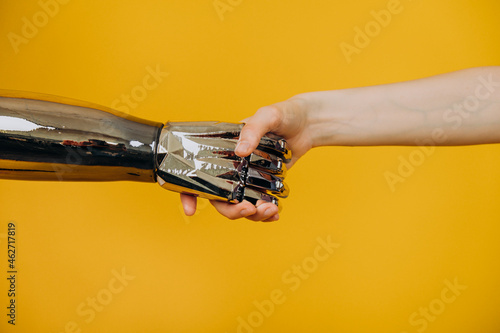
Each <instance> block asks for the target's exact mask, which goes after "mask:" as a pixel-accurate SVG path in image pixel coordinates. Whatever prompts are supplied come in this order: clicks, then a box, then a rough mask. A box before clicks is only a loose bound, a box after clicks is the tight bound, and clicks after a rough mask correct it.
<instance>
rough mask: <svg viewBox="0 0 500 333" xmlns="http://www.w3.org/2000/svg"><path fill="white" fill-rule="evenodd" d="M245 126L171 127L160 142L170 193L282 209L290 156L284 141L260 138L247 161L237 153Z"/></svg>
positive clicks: (162, 175) (162, 177)
mask: <svg viewBox="0 0 500 333" xmlns="http://www.w3.org/2000/svg"><path fill="white" fill-rule="evenodd" d="M242 127H243V125H242V124H231V123H220V122H185V123H168V124H167V125H166V126H165V127H164V128H163V130H162V132H161V134H160V139H159V143H158V156H157V161H158V170H157V178H158V183H159V184H160V185H161V186H162V187H164V188H167V189H170V190H174V191H178V192H185V193H194V194H197V195H200V196H202V197H205V198H209V199H218V200H221V199H222V200H227V201H230V202H238V201H242V200H248V201H250V202H252V203H254V204H255V203H256V202H257V200H264V201H268V202H273V203H275V204H278V197H280V198H285V197H287V196H288V192H289V190H288V187H287V186H286V185H285V183H284V182H283V177H284V175H285V172H286V167H285V162H288V161H289V159H290V158H291V153H290V151H289V150H288V149H287V147H286V143H285V141H284V140H283V139H281V138H279V137H276V136H274V135H271V134H269V135H267V136H265V137H264V138H262V140H261V142H260V145H259V146H258V148H257V150H256V151H255V152H254V153H252V154H251V155H250V156H248V157H246V158H241V157H239V156H237V155H236V154H235V153H234V149H235V148H236V144H237V141H238V137H239V134H240V130H241V128H242Z"/></svg>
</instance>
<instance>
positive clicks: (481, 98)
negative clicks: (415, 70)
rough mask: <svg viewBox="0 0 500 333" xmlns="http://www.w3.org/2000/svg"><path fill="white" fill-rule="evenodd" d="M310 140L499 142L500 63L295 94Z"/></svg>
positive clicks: (320, 143) (325, 142) (340, 142)
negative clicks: (304, 118) (398, 80)
mask: <svg viewBox="0 0 500 333" xmlns="http://www.w3.org/2000/svg"><path fill="white" fill-rule="evenodd" d="M294 99H296V100H297V102H299V103H304V104H306V105H307V106H306V107H304V108H302V109H303V110H307V111H306V113H307V123H308V125H307V127H308V129H307V131H308V133H309V135H310V136H311V138H312V142H313V146H327V145H347V146H354V145H418V144H422V142H424V141H425V142H429V140H431V141H432V142H433V144H435V145H468V144H481V143H496V142H500V67H483V68H473V69H468V70H463V71H458V72H454V73H449V74H443V75H438V76H434V77H430V78H425V79H420V80H414V81H408V82H401V83H394V84H386V85H379V86H372V87H362V88H352V89H344V90H334V91H323V92H313V93H306V94H301V95H298V96H296V97H294V98H292V100H294Z"/></svg>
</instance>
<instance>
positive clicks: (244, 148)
mask: <svg viewBox="0 0 500 333" xmlns="http://www.w3.org/2000/svg"><path fill="white" fill-rule="evenodd" d="M249 147H250V144H249V143H248V142H246V141H239V142H238V144H237V145H236V150H238V151H239V152H241V153H246V152H247V150H248V148H249Z"/></svg>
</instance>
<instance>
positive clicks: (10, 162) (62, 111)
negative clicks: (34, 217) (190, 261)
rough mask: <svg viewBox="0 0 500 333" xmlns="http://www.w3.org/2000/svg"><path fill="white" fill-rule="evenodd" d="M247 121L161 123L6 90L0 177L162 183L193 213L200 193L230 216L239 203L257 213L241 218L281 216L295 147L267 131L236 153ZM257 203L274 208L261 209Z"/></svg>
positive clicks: (0, 102)
mask: <svg viewBox="0 0 500 333" xmlns="http://www.w3.org/2000/svg"><path fill="white" fill-rule="evenodd" d="M242 128H243V124H232V123H221V122H170V123H167V124H162V123H157V122H151V121H147V120H143V119H138V118H135V117H131V116H129V115H125V114H120V113H118V112H116V111H114V110H111V109H107V108H105V107H102V106H99V105H93V104H90V103H86V102H80V101H74V100H69V99H65V98H60V97H54V96H47V95H33V94H31V95H30V94H29V93H24V92H13V91H0V178H5V179H20V180H63V181H66V180H69V181H115V180H132V181H142V182H158V183H159V184H160V185H161V186H162V187H163V188H165V189H168V190H172V191H176V192H180V193H181V199H182V201H183V204H184V207H185V210H186V213H187V214H189V213H190V210H191V213H194V210H195V209H196V197H198V196H199V197H203V198H207V199H210V200H212V201H211V202H212V204H214V206H216V209H217V210H219V212H221V213H222V214H223V215H225V216H227V217H230V218H232V217H233V216H232V213H231V212H228V211H227V209H234V207H233V206H236V205H232V204H233V203H239V206H238V207H240V208H242V207H243V208H245V207H246V208H248V209H250V210H255V212H253V213H252V211H249V213H248V215H245V214H240V215H238V216H235V217H249V216H250V215H252V216H253V217H254V218H253V219H254V220H276V219H277V218H278V216H277V212H278V209H277V207H275V206H278V207H279V198H286V197H287V196H288V192H289V191H288V187H287V186H286V184H285V183H284V176H285V173H286V166H285V163H288V162H290V161H291V152H290V150H289V149H288V148H287V143H286V142H285V140H284V139H282V138H281V137H278V136H276V135H273V134H271V133H268V134H265V133H262V135H260V134H259V135H258V137H261V139H260V142H259V143H258V145H257V147H256V149H253V151H251V152H248V154H246V155H244V156H245V157H242V156H238V155H237V154H236V153H235V150H236V147H237V144H238V140H239V137H240V133H241V130H242ZM256 140H258V138H256ZM221 201H222V202H225V205H226V206H221ZM217 205H219V206H217ZM257 206H262V207H261V210H263V209H265V210H266V211H267V212H268V214H264V215H262V214H260V215H258V214H257V215H256V214H255V213H256V210H257ZM186 207H188V208H187V209H186ZM270 207H274V208H273V209H271V210H268V209H269V208H270ZM220 209H222V210H223V211H221V210H220ZM224 209H226V211H224ZM271 213H272V214H271ZM270 214H271V215H270ZM272 217H274V218H272Z"/></svg>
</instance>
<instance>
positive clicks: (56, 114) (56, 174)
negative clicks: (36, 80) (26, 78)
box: [0, 91, 163, 182]
mask: <svg viewBox="0 0 500 333" xmlns="http://www.w3.org/2000/svg"><path fill="white" fill-rule="evenodd" d="M162 126H163V125H162V124H161V123H155V122H150V121H146V120H143V119H138V118H135V117H131V116H129V115H126V114H120V113H118V112H116V111H114V110H111V109H108V108H105V107H103V106H99V105H93V104H89V103H85V102H80V101H75V100H70V99H65V98H60V97H54V96H47V95H40V94H30V93H26V92H15V91H0V178H4V179H22V180H72V181H110V180H133V181H143V182H155V181H156V180H155V164H154V160H155V158H154V157H155V152H156V143H157V138H158V135H159V132H160V130H161V128H162Z"/></svg>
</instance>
